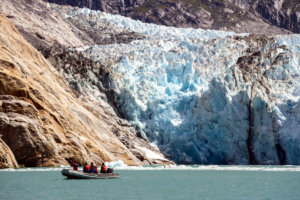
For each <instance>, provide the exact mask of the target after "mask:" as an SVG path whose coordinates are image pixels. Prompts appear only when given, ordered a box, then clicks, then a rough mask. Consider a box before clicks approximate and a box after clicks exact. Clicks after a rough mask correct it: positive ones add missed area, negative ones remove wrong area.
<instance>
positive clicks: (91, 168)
mask: <svg viewBox="0 0 300 200" xmlns="http://www.w3.org/2000/svg"><path fill="white" fill-rule="evenodd" d="M94 167H95V166H94V163H93V162H91V166H90V170H89V173H93V172H94V171H93V170H94Z"/></svg>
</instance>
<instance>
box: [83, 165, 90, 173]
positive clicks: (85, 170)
mask: <svg viewBox="0 0 300 200" xmlns="http://www.w3.org/2000/svg"><path fill="white" fill-rule="evenodd" d="M89 171H90V166H89V165H88V164H87V163H84V166H83V172H85V173H88V172H89Z"/></svg>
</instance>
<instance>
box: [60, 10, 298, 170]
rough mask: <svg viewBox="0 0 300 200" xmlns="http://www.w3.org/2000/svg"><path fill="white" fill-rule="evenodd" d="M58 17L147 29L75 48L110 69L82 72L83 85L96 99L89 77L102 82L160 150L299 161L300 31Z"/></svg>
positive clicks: (180, 157)
mask: <svg viewBox="0 0 300 200" xmlns="http://www.w3.org/2000/svg"><path fill="white" fill-rule="evenodd" d="M62 15H63V16H64V17H66V18H70V17H82V18H83V20H84V18H85V17H86V16H88V17H90V18H93V19H94V20H97V21H98V22H99V21H101V22H103V23H107V24H109V25H110V26H113V27H115V29H116V30H126V31H132V32H136V33H140V34H143V35H144V36H145V39H143V40H135V41H132V42H130V43H128V44H110V45H93V46H89V47H86V48H83V49H82V48H78V49H77V50H78V51H83V52H84V53H85V55H86V56H88V57H90V58H92V59H94V60H95V61H99V62H101V63H103V64H104V65H106V66H107V68H109V73H110V74H109V76H108V78H107V79H106V80H105V81H104V80H100V79H99V78H98V77H99V73H100V72H99V71H91V70H89V71H88V77H90V80H89V81H87V82H85V83H82V87H83V88H87V90H90V94H91V96H93V98H95V99H97V98H100V97H98V96H100V95H98V93H97V91H96V90H97V88H96V89H95V87H92V86H90V85H91V84H90V82H102V83H101V84H103V86H104V87H106V88H107V89H109V94H108V95H109V96H111V98H110V99H112V101H113V102H112V103H113V105H115V107H116V109H117V110H118V112H119V113H120V114H121V115H122V116H123V117H124V118H126V119H127V120H129V121H131V122H132V123H133V124H134V125H135V126H136V127H137V129H138V130H139V131H140V133H141V135H142V136H143V137H144V138H146V139H148V140H149V141H150V142H152V143H153V145H155V146H157V147H158V148H159V149H160V150H161V152H162V153H164V155H166V156H167V157H168V158H170V159H172V160H174V161H175V162H176V163H184V164H296V165H299V164H300V98H299V96H300V67H299V66H300V35H299V34H298V35H297V34H294V35H279V36H274V37H267V36H260V35H248V34H235V33H233V32H223V31H214V30H202V29H192V28H188V29H184V28H174V27H166V26H159V25H154V24H145V23H142V22H140V21H135V20H132V19H130V18H126V17H122V16H118V15H111V14H107V13H103V12H100V11H91V10H89V9H87V8H84V9H79V8H72V9H71V10H70V11H69V12H68V13H62ZM112 31H113V30H112ZM68 76H70V75H68ZM101 98H102V97H101Z"/></svg>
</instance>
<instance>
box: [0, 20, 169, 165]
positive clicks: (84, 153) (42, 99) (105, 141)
mask: <svg viewBox="0 0 300 200" xmlns="http://www.w3.org/2000/svg"><path fill="white" fill-rule="evenodd" d="M0 25H1V27H5V28H3V29H1V30H0V47H1V49H2V51H1V52H0V137H1V138H2V140H3V142H4V143H5V144H6V145H7V147H9V149H10V150H11V152H12V153H13V155H14V157H15V159H16V161H17V163H18V164H19V165H23V166H26V167H27V166H57V165H67V164H69V163H72V162H74V161H76V162H80V163H83V162H86V161H93V162H95V163H97V164H99V163H101V162H103V161H114V160H123V161H124V162H125V163H127V164H128V165H140V164H151V163H160V162H168V161H167V160H166V159H165V158H164V156H163V155H162V154H160V152H159V151H158V150H157V149H154V148H152V149H153V152H156V153H157V154H160V155H161V158H162V159H161V161H160V160H159V159H156V160H151V158H150V157H149V158H148V156H147V155H146V154H145V153H144V151H141V150H138V149H137V147H138V146H139V145H144V144H148V141H146V140H144V139H141V138H140V139H139V138H138V137H136V133H135V129H134V128H131V127H129V126H130V125H126V124H125V123H124V122H119V121H118V120H117V119H118V117H117V116H116V115H115V114H114V117H115V119H114V118H112V117H110V116H111V115H113V110H112V114H106V113H107V110H108V108H109V105H106V106H107V107H108V108H106V107H104V106H103V105H102V106H100V105H99V102H95V101H94V100H93V99H90V98H88V97H86V98H82V100H80V99H77V98H76V96H75V95H74V93H73V92H72V89H71V88H70V87H68V85H67V84H66V83H65V81H64V79H63V77H62V76H61V75H60V74H59V73H58V72H57V71H56V69H55V68H54V67H53V66H52V65H51V64H50V63H49V62H47V61H46V60H45V58H44V57H43V56H42V55H41V54H40V53H38V52H37V51H36V50H35V49H34V48H33V47H32V46H31V45H30V44H28V43H27V42H26V41H25V40H24V39H23V37H22V36H21V35H20V34H19V33H18V31H17V29H16V28H15V27H14V26H13V25H12V24H11V23H10V22H9V21H8V20H7V19H6V18H5V17H4V16H3V15H0ZM124 124H125V125H124ZM120 132H122V133H120ZM131 132H133V134H132V133H131ZM118 135H123V136H122V137H120V138H118ZM125 140H127V141H126V142H124V141H125ZM148 145H149V144H148ZM2 146H4V145H2ZM131 149H134V151H132V152H131ZM7 151H8V150H6V148H3V147H2V149H1V153H2V154H3V153H4V152H7ZM137 151H138V153H137ZM140 155H142V156H140ZM10 157H12V156H10ZM6 160H7V159H3V160H1V163H2V164H1V166H3V167H6V166H8V165H7V164H6V163H8V161H6ZM12 163H13V161H12ZM10 166H14V165H13V164H10V165H9V166H8V167H10Z"/></svg>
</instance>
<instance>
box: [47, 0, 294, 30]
mask: <svg viewBox="0 0 300 200" xmlns="http://www.w3.org/2000/svg"><path fill="white" fill-rule="evenodd" d="M47 1H48V2H52V3H58V4H62V5H71V6H78V7H87V8H90V9H94V10H100V11H104V12H108V13H112V14H121V15H124V16H128V17H131V18H133V19H138V20H141V21H143V22H148V23H155V24H163V25H167V26H176V27H193V28H204V29H217V30H228V31H235V32H248V33H265V34H270V33H271V34H280V33H289V32H294V33H299V32H300V25H299V24H300V4H299V1H298V0H272V1H258V0H227V1H219V0H193V1H185V0H177V1H174V0H159V1H153V0H125V1H124V0H113V1H106V0H77V1H68V0H47Z"/></svg>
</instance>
